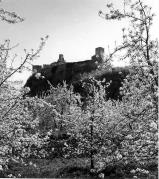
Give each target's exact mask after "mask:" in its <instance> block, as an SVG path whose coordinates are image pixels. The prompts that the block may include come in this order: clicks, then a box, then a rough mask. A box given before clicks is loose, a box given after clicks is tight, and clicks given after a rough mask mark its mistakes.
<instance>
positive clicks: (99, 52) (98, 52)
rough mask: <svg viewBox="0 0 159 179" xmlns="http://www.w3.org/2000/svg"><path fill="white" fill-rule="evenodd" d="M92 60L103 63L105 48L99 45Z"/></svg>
mask: <svg viewBox="0 0 159 179" xmlns="http://www.w3.org/2000/svg"><path fill="white" fill-rule="evenodd" d="M92 60H94V61H97V62H99V63H102V62H103V61H104V48H103V47H97V48H96V49H95V55H94V56H92Z"/></svg>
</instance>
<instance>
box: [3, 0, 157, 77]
mask: <svg viewBox="0 0 159 179" xmlns="http://www.w3.org/2000/svg"><path fill="white" fill-rule="evenodd" d="M144 1H145V2H146V3H148V4H149V5H151V6H152V9H153V11H154V12H155V14H156V15H157V16H156V17H155V19H154V25H153V29H152V35H153V36H154V37H159V34H158V27H159V19H158V15H159V1H158V0H144ZM108 2H113V3H114V5H115V6H116V7H118V8H123V4H122V2H123V0H3V1H2V2H1V3H0V8H4V9H6V10H9V11H12V12H16V13H18V14H19V15H20V16H21V17H24V18H25V21H24V22H22V23H18V24H14V25H11V24H7V23H4V22H2V21H0V41H3V40H5V39H10V40H11V42H12V44H13V45H15V44H19V46H18V47H17V48H15V49H14V50H13V53H17V54H18V55H19V60H20V57H23V56H24V53H23V49H28V50H30V49H32V48H33V49H36V48H37V47H38V45H39V43H40V38H41V37H44V36H46V35H49V39H48V41H47V43H46V45H45V47H44V49H43V51H42V52H41V55H40V57H39V58H38V59H36V60H35V61H34V62H33V64H40V65H42V64H49V63H52V62H54V61H56V60H57V59H58V55H59V54H60V53H62V54H64V58H65V60H66V61H69V62H70V61H82V60H86V59H91V56H92V55H94V51H95V48H96V47H98V46H102V47H104V48H105V52H106V53H107V50H108V45H109V48H110V49H112V48H113V47H114V46H115V43H116V44H120V42H121V37H122V31H121V29H122V28H123V27H125V26H127V25H128V24H127V23H126V21H119V22H116V21H106V20H104V19H102V18H100V17H99V16H98V11H99V10H103V11H105V10H106V4H107V3H108ZM113 64H114V65H115V66H121V65H124V63H122V62H119V61H115V62H114V63H113ZM29 75H30V73H23V74H18V75H17V76H16V75H15V79H17V78H18V79H19V80H21V79H23V80H26V79H27V78H28V76H29Z"/></svg>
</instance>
